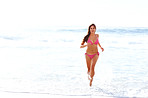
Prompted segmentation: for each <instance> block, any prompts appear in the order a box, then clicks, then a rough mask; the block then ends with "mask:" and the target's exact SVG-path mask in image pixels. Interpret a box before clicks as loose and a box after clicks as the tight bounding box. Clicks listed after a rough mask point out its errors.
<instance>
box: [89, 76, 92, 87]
mask: <svg viewBox="0 0 148 98" xmlns="http://www.w3.org/2000/svg"><path fill="white" fill-rule="evenodd" d="M92 81H93V78H91V79H90V84H89V86H92Z"/></svg>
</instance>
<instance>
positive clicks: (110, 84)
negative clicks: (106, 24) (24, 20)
mask: <svg viewBox="0 0 148 98" xmlns="http://www.w3.org/2000/svg"><path fill="white" fill-rule="evenodd" d="M86 32H87V30H85V29H78V30H76V29H70V28H69V29H59V30H49V31H48V30H47V31H44V30H39V31H24V32H15V33H14V32H13V34H12V33H1V35H0V42H1V43H0V54H1V55H0V59H1V62H0V74H1V75H0V91H5V92H14V93H41V94H51V95H63V96H92V95H94V96H108V97H110V96H112V97H148V95H147V93H148V78H147V77H148V72H147V70H148V67H147V65H148V61H147V59H148V57H147V55H148V52H147V50H148V29H147V28H117V29H113V28H109V29H100V30H98V31H97V32H99V34H100V38H99V41H100V43H101V45H102V46H103V47H104V49H105V51H104V52H101V51H100V49H99V52H100V56H99V59H98V62H97V64H96V67H95V73H96V74H95V77H94V81H93V85H92V87H89V81H88V79H87V74H86V73H87V68H86V63H85V56H84V54H85V50H86V48H84V49H80V48H79V47H80V43H81V41H82V39H83V37H84V35H85V34H86Z"/></svg>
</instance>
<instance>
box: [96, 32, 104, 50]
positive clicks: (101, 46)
mask: <svg viewBox="0 0 148 98" xmlns="http://www.w3.org/2000/svg"><path fill="white" fill-rule="evenodd" d="M96 35H97V37H98V39H99V34H96ZM98 45H99V47H100V48H101V50H102V52H103V51H104V48H102V46H101V45H100V43H98Z"/></svg>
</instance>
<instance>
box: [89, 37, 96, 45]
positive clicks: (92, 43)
mask: <svg viewBox="0 0 148 98" xmlns="http://www.w3.org/2000/svg"><path fill="white" fill-rule="evenodd" d="M87 43H91V45H92V44H96V45H97V44H98V43H99V40H98V38H97V40H96V42H95V43H92V41H91V40H90V38H89V39H88V41H87Z"/></svg>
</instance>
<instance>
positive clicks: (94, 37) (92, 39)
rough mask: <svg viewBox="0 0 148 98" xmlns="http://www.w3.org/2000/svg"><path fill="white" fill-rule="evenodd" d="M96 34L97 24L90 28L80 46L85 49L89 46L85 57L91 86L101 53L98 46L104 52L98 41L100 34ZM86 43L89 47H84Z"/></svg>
mask: <svg viewBox="0 0 148 98" xmlns="http://www.w3.org/2000/svg"><path fill="white" fill-rule="evenodd" d="M95 32H96V26H95V24H91V25H90V26H89V28H88V34H87V35H86V36H85V37H84V39H83V41H82V43H81V46H80V48H84V47H86V46H87V50H86V53H85V57H86V63H87V69H88V71H87V74H88V79H89V80H90V86H91V85H92V81H93V77H94V74H95V71H94V68H95V64H96V62H97V60H98V58H99V52H98V47H97V46H99V47H100V48H101V49H102V52H103V51H104V49H103V48H102V47H101V45H100V43H99V40H98V38H99V34H95ZM85 42H86V43H87V45H84V43H85Z"/></svg>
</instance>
